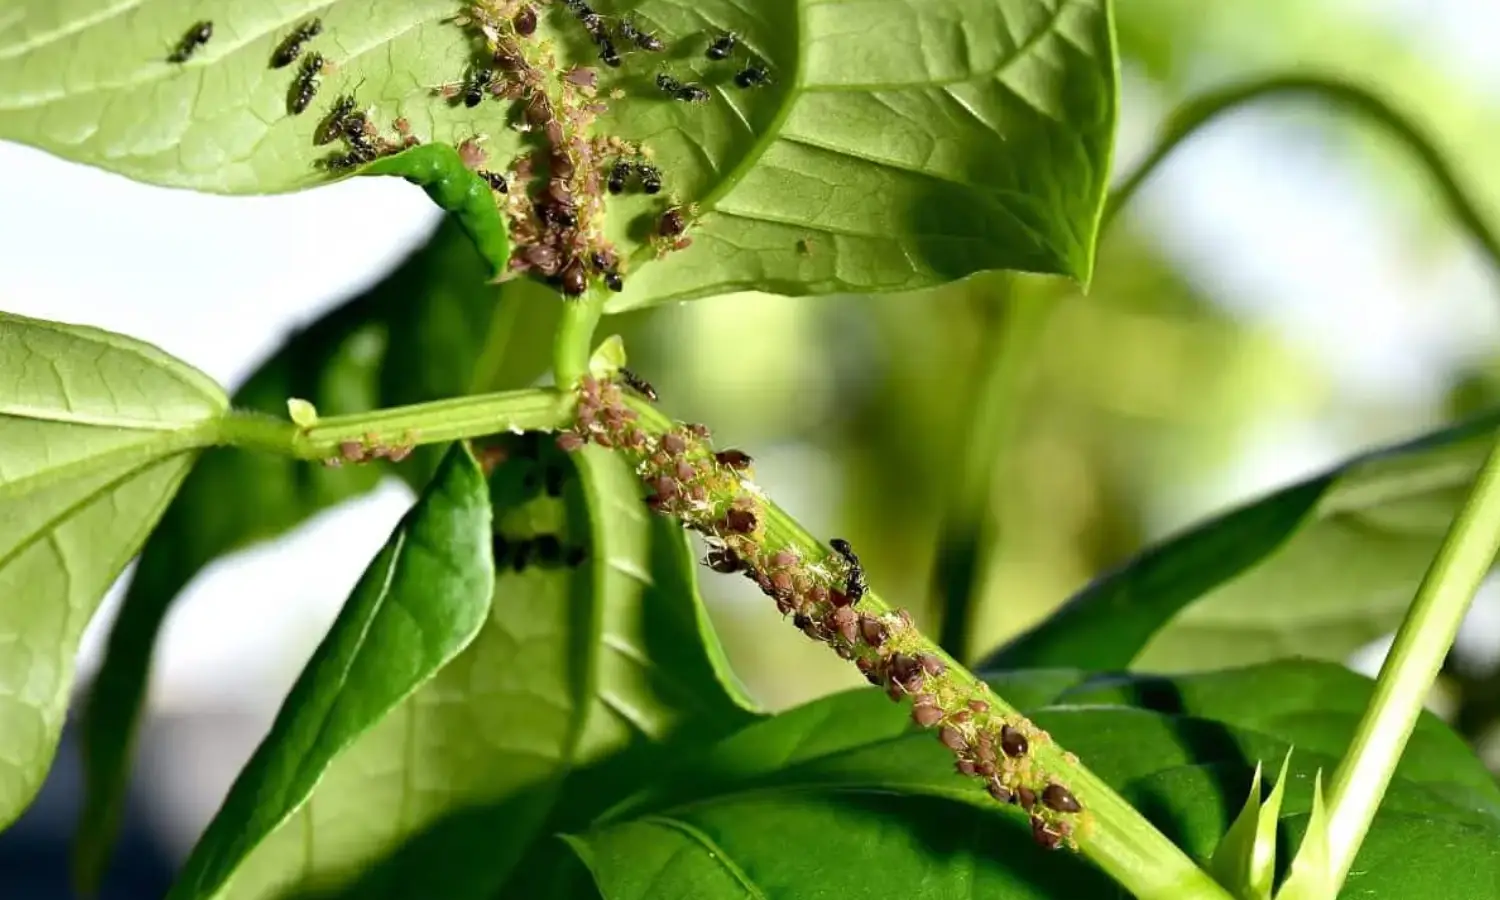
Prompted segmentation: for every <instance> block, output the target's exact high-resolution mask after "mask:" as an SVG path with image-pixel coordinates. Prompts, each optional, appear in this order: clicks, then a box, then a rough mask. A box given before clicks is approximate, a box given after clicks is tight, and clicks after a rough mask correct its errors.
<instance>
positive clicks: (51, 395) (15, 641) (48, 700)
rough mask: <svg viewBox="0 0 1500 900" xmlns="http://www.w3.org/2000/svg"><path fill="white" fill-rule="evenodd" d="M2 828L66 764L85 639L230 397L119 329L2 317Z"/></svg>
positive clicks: (213, 432) (208, 441)
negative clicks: (58, 760)
mask: <svg viewBox="0 0 1500 900" xmlns="http://www.w3.org/2000/svg"><path fill="white" fill-rule="evenodd" d="M0 367H3V368H0V508H3V509H4V510H5V515H4V517H3V521H4V524H0V828H3V827H4V826H6V825H9V824H10V823H11V822H12V821H14V820H15V818H16V817H17V816H18V815H19V814H20V813H21V810H23V809H24V808H25V807H26V805H27V804H28V803H30V802H31V798H32V797H33V796H35V794H36V791H37V788H38V787H39V786H40V785H41V782H42V778H43V777H44V776H45V775H46V773H47V769H48V767H49V766H50V764H51V761H52V754H53V752H54V751H55V750H56V747H57V737H58V734H59V732H60V731H61V729H62V724H63V718H64V716H65V714H66V711H67V705H68V694H69V690H70V688H71V687H72V683H73V658H74V655H75V654H76V653H77V650H78V641H79V638H80V637H81V635H82V633H83V629H84V626H86V625H87V624H88V621H89V619H90V618H91V617H92V616H93V614H94V610H95V609H96V608H97V607H98V605H99V601H100V599H101V598H103V596H104V592H105V591H106V590H108V589H109V586H110V583H111V582H113V581H114V579H115V578H116V576H118V575H119V574H120V570H121V569H123V568H124V567H125V564H126V563H127V562H129V561H130V559H131V557H133V556H134V555H135V553H136V551H137V550H138V549H140V546H141V542H142V541H144V540H145V539H146V535H147V533H148V532H150V530H151V526H152V525H154V524H156V520H157V519H158V518H159V517H160V516H161V514H162V510H163V509H164V508H165V507H166V505H167V502H168V501H169V500H171V498H172V493H173V492H174V491H175V490H176V489H177V485H178V483H179V482H180V481H181V480H182V476H183V475H184V474H185V473H186V472H187V469H188V466H189V465H191V464H192V459H193V453H194V451H196V450H198V449H199V448H202V447H204V446H207V445H209V444H211V443H213V441H214V440H215V439H216V437H217V429H218V424H219V421H220V419H221V418H222V416H223V414H224V413H225V411H226V410H227V408H228V401H227V400H226V398H225V397H224V393H223V392H222V391H221V390H219V387H218V386H217V385H215V384H214V383H213V382H212V381H210V380H209V379H208V378H207V377H206V376H204V375H203V374H201V373H199V372H197V371H195V370H194V369H192V368H190V367H188V366H187V365H185V364H183V363H181V362H179V361H178V360H175V359H173V358H172V357H170V356H168V355H167V354H165V353H163V352H162V351H160V350H158V349H157V348H155V347H152V346H149V345H147V344H144V343H142V342H140V341H135V340H131V339H129V338H126V337H121V336H119V335H115V334H110V333H108V332H104V331H99V330H97V329H93V328H84V327H80V326H72V325H60V324H57V323H54V322H43V321H39V320H36V319H28V318H23V317H21V316H13V315H9V314H7V313H0Z"/></svg>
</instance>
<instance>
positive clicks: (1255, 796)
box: [1209, 753, 1292, 900]
mask: <svg viewBox="0 0 1500 900" xmlns="http://www.w3.org/2000/svg"><path fill="white" fill-rule="evenodd" d="M1291 761H1292V757H1291V754H1290V753H1289V754H1287V756H1286V758H1285V759H1283V760H1282V762H1281V775H1280V776H1279V777H1278V778H1277V779H1276V787H1275V788H1274V789H1272V791H1271V796H1269V797H1267V798H1266V799H1265V801H1264V802H1262V801H1261V797H1260V769H1261V767H1260V764H1259V763H1256V765H1255V777H1254V778H1252V779H1251V780H1250V795H1249V796H1248V797H1246V798H1245V805H1244V807H1243V808H1242V809H1241V810H1240V814H1239V815H1238V816H1236V817H1235V820H1234V823H1233V824H1231V825H1230V826H1229V831H1228V832H1226V833H1225V834H1224V839H1223V840H1221V841H1219V846H1218V847H1216V848H1214V855H1213V859H1211V860H1210V861H1209V872H1210V873H1212V874H1213V876H1214V879H1215V880H1216V881H1218V882H1219V884H1222V885H1223V886H1224V887H1225V888H1227V889H1229V891H1230V892H1231V893H1233V894H1234V896H1235V897H1237V898H1239V900H1271V889H1272V887H1274V885H1275V881H1276V837H1277V835H1276V822H1277V819H1278V818H1280V816H1281V800H1282V797H1283V796H1285V794H1286V772H1287V766H1289V765H1290V764H1291Z"/></svg>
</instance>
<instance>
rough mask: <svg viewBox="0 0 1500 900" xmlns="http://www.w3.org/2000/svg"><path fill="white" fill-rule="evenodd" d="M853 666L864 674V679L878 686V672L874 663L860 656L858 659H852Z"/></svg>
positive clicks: (879, 681) (879, 680) (879, 679)
mask: <svg viewBox="0 0 1500 900" xmlns="http://www.w3.org/2000/svg"><path fill="white" fill-rule="evenodd" d="M854 667H855V668H856V669H859V673H860V674H861V675H863V676H865V680H866V681H868V682H870V684H873V685H875V686H876V687H880V683H881V678H880V672H879V671H878V670H877V669H876V667H875V663H873V662H871V661H870V660H868V659H865V658H864V657H863V656H861V657H860V658H859V659H856V660H855V661H854Z"/></svg>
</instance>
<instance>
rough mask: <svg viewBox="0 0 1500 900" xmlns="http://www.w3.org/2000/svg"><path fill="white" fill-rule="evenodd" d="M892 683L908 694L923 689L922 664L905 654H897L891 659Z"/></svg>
mask: <svg viewBox="0 0 1500 900" xmlns="http://www.w3.org/2000/svg"><path fill="white" fill-rule="evenodd" d="M890 669H891V681H892V682H893V683H894V684H896V685H897V686H899V687H901V688H902V689H903V690H905V691H906V692H907V693H908V694H915V693H917V692H918V691H920V690H921V689H922V664H921V663H919V662H917V661H916V660H915V659H913V658H912V657H910V656H907V655H906V654H905V653H896V654H893V655H892V656H891V659H890Z"/></svg>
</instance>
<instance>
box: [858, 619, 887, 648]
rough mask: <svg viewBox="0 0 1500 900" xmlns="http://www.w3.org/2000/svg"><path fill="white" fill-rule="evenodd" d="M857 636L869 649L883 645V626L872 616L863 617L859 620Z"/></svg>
mask: <svg viewBox="0 0 1500 900" xmlns="http://www.w3.org/2000/svg"><path fill="white" fill-rule="evenodd" d="M859 634H860V637H862V638H864V639H865V643H866V644H869V645H870V646H871V647H879V646H880V645H881V644H884V643H885V637H886V634H885V625H884V623H882V622H881V621H880V620H879V619H877V618H875V617H874V616H863V617H861V618H860V620H859Z"/></svg>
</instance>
